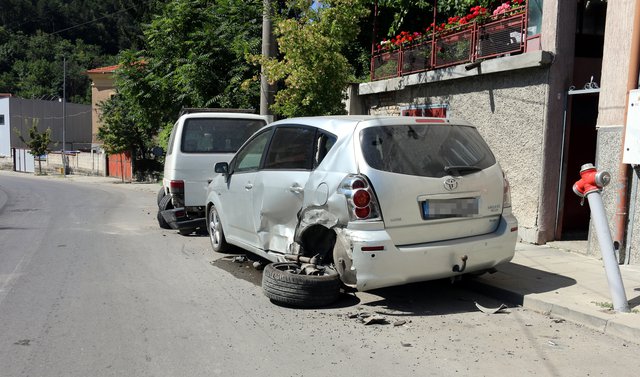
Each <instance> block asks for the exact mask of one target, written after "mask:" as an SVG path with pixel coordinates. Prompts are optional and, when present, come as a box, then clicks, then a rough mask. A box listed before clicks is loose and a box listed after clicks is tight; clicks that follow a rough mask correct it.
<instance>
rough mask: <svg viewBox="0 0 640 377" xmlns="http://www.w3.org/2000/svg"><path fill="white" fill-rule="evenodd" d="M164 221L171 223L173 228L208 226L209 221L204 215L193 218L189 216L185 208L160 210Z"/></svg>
mask: <svg viewBox="0 0 640 377" xmlns="http://www.w3.org/2000/svg"><path fill="white" fill-rule="evenodd" d="M160 213H161V214H162V217H163V218H164V221H166V222H167V224H169V226H170V227H171V228H172V229H177V230H182V229H196V228H200V227H204V226H206V224H207V222H206V219H205V218H204V217H202V218H191V217H189V216H187V212H186V211H185V209H184V208H172V209H168V210H165V211H161V212H160Z"/></svg>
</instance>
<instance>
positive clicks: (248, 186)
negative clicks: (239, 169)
mask: <svg viewBox="0 0 640 377" xmlns="http://www.w3.org/2000/svg"><path fill="white" fill-rule="evenodd" d="M244 188H246V189H247V190H251V189H252V188H253V184H251V183H247V184H246V185H244Z"/></svg>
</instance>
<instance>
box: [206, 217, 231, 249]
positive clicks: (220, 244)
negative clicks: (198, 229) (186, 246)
mask: <svg viewBox="0 0 640 377" xmlns="http://www.w3.org/2000/svg"><path fill="white" fill-rule="evenodd" d="M207 232H208V233H209V241H211V248H212V249H213V251H215V252H216V253H225V252H227V251H228V250H229V244H228V243H227V240H226V239H225V237H224V230H223V229H222V222H221V221H220V214H219V213H218V210H217V209H216V207H215V206H211V208H209V216H207Z"/></svg>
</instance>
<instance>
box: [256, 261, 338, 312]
mask: <svg viewBox="0 0 640 377" xmlns="http://www.w3.org/2000/svg"><path fill="white" fill-rule="evenodd" d="M300 272H301V269H300V266H299V265H298V264H297V263H291V262H285V263H271V264H268V265H267V266H266V267H265V268H264V271H263V273H262V290H263V291H264V294H265V296H267V297H268V298H269V299H271V301H272V302H275V303H279V304H283V305H286V306H294V307H300V308H314V307H321V306H326V305H329V304H331V303H332V302H334V301H336V300H337V299H338V297H339V295H340V275H338V273H337V272H335V273H326V274H324V275H304V274H300Z"/></svg>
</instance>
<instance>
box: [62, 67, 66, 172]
mask: <svg viewBox="0 0 640 377" xmlns="http://www.w3.org/2000/svg"><path fill="white" fill-rule="evenodd" d="M66 128H67V57H66V56H65V57H63V58H62V174H63V175H64V176H65V177H66V176H67V160H66V155H65V149H66V148H65V132H66Z"/></svg>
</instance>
